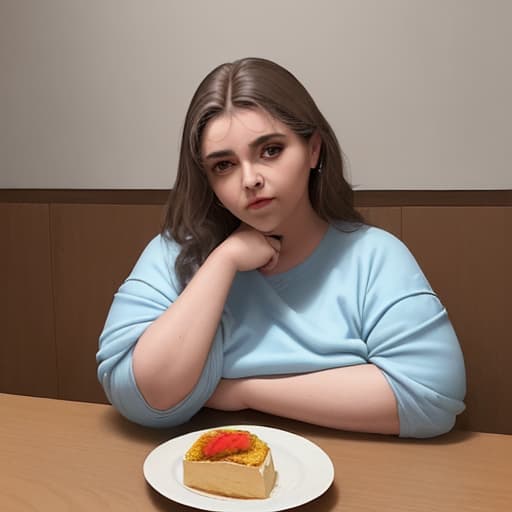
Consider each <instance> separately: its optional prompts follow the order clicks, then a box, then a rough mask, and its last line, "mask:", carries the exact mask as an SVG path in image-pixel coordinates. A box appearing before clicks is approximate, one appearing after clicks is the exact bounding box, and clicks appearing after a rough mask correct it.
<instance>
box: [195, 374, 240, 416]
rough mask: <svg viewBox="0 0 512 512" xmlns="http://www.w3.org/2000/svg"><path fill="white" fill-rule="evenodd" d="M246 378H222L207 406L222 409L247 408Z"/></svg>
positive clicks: (238, 409) (236, 409)
mask: <svg viewBox="0 0 512 512" xmlns="http://www.w3.org/2000/svg"><path fill="white" fill-rule="evenodd" d="M244 380H245V379H221V380H220V382H219V384H218V386H217V389H216V390H215V391H214V393H213V395H212V396H211V397H210V399H209V400H208V401H207V402H206V404H205V406H206V407H210V408H211V409H219V410H220V411H241V410H242V409H247V404H246V403H245V396H244V391H243V384H244Z"/></svg>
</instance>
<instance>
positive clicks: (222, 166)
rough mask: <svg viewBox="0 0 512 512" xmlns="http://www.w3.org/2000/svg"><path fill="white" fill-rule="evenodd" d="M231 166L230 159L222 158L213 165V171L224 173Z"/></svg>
mask: <svg viewBox="0 0 512 512" xmlns="http://www.w3.org/2000/svg"><path fill="white" fill-rule="evenodd" d="M230 167H231V162H230V161H228V160H221V161H220V162H217V163H216V164H215V165H214V166H213V167H212V171H213V172H217V173H222V172H225V171H227V170H228V169H229V168H230Z"/></svg>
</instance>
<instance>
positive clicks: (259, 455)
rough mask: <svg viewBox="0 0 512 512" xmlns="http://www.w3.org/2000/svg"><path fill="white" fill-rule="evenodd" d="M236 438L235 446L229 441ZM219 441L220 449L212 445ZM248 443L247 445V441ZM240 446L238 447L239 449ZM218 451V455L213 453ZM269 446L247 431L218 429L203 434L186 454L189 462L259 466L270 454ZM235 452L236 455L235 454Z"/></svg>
mask: <svg viewBox="0 0 512 512" xmlns="http://www.w3.org/2000/svg"><path fill="white" fill-rule="evenodd" d="M230 437H231V438H233V437H235V438H236V441H235V444H233V443H230V442H229V439H230ZM217 439H219V443H218V444H219V445H222V446H220V447H219V448H216V449H212V448H211V447H212V444H213V442H215V441H216V440H217ZM246 440H247V441H248V442H247V444H246V443H245V441H246ZM237 446H238V447H237ZM215 450H217V452H216V453H212V452H213V451H215ZM268 450H269V448H268V445H267V444H266V443H265V442H263V441H262V440H261V439H260V438H259V437H257V436H256V435H254V434H251V433H250V432H247V431H245V430H234V429H233V430H232V429H217V430H210V431H208V432H206V433H204V434H202V435H201V436H200V437H199V439H197V441H196V442H195V443H194V444H193V445H192V446H191V447H190V449H189V450H188V451H187V453H186V454H185V460H187V461H205V460H212V461H219V460H222V461H228V462H235V463H237V464H244V465H246V466H259V465H260V464H262V463H263V461H264V460H265V457H266V456H267V453H268ZM233 452H234V453H233Z"/></svg>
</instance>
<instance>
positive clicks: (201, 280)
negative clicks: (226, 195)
mask: <svg viewBox="0 0 512 512" xmlns="http://www.w3.org/2000/svg"><path fill="white" fill-rule="evenodd" d="M272 243H273V244H278V242H276V241H272V242H271V241H269V240H268V239H266V238H265V237H264V236H263V235H261V234H260V233H258V232H256V231H255V230H249V229H241V230H237V231H236V232H235V233H234V234H233V235H231V236H230V237H228V238H227V239H226V240H225V241H224V242H223V243H222V244H220V245H219V246H218V247H217V248H216V249H215V250H214V251H213V252H212V253H211V254H210V256H209V257H208V258H207V260H206V261H205V262H204V264H203V265H202V266H201V268H200V269H199V270H198V272H197V273H196V274H195V276H194V277H193V278H192V280H191V281H190V283H189V284H188V285H187V287H186V288H185V290H184V291H183V292H182V293H181V294H180V295H179V296H178V297H177V299H176V300H175V302H174V303H173V304H172V305H171V306H170V307H169V308H168V309H167V310H166V311H165V312H164V313H163V314H162V315H161V316H160V317H159V318H157V319H156V320H155V321H154V322H153V323H152V324H151V325H150V326H149V327H148V328H147V329H146V331H145V332H144V334H143V335H142V336H141V337H140V339H139V341H138V342H137V344H136V346H135V349H134V352H133V372H134V377H135V380H136V382H137V386H138V388H139V390H140V392H141V393H142V395H143V396H144V398H145V400H146V401H147V402H148V404H149V405H151V406H152V407H153V408H155V409H159V410H165V409H169V408H170V407H172V406H174V405H176V404H177V403H179V402H180V401H181V400H183V399H184V398H185V397H186V396H187V395H188V394H189V393H190V392H191V391H192V389H193V388H194V387H195V385H196V384H197V382H198V380H199V377H200V375H201V372H202V371H203V367H204V364H205V361H206V359H207V357H208V353H209V350H210V347H211V344H212V341H213V338H214V336H215V332H216V330H217V327H218V324H219V321H220V317H221V314H222V311H223V308H224V304H225V302H226V298H227V295H228V293H229V289H230V287H231V284H232V282H233V279H234V277H235V274H236V272H237V271H243V270H253V269H255V268H258V267H261V266H263V265H265V264H269V262H270V261H271V260H273V259H274V258H275V257H276V254H277V253H276V250H275V249H274V248H273V246H272V245H271V244H272Z"/></svg>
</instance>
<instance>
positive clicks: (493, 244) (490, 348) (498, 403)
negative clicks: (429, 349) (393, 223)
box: [402, 207, 512, 434]
mask: <svg viewBox="0 0 512 512" xmlns="http://www.w3.org/2000/svg"><path fill="white" fill-rule="evenodd" d="M510 216H511V215H510V208H505V207H480V208H476V207H475V208H474V207H458V208H455V207H453V208H442V207H436V208H434V207H431V208H412V207H411V208H403V216H402V229H403V231H402V234H403V239H404V241H405V243H406V244H407V245H408V246H409V248H410V249H411V250H412V252H413V253H414V254H415V256H416V258H417V259H418V261H419V263H420V265H421V266H422V268H423V270H424V271H425V274H426V275H427V277H428V279H429V280H430V282H431V284H432V287H433V288H434V289H435V290H436V291H437V292H438V293H439V296H440V298H441V300H442V301H443V303H444V305H445V306H446V308H447V310H448V313H449V315H450V318H451V320H452V322H453V325H454V327H455V330H456V332H457V334H458V337H459V340H460V343H461V345H462V349H463V352H464V356H465V361H466V370H467V379H468V392H467V397H466V405H467V410H466V411H465V412H464V413H463V414H462V415H461V416H460V417H459V419H458V422H457V426H458V427H460V428H465V429H470V430H479V431H484V432H501V433H508V434H511V433H512V394H511V393H510V378H509V373H510V368H511V367H512V343H511V341H512V336H511V334H510V328H509V327H507V326H506V325H505V318H506V317H510V314H511V312H512V296H511V295H510V291H509V289H508V290H507V289H506V280H505V276H507V275H508V276H509V278H508V279H509V280H510V261H511V254H510V236H511V231H510V227H511V221H510ZM506 217H507V219H508V226H507V225H506V222H505V220H506ZM507 227H508V231H507ZM506 240H507V241H506ZM507 251H508V254H507ZM509 282H510V281H509Z"/></svg>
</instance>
